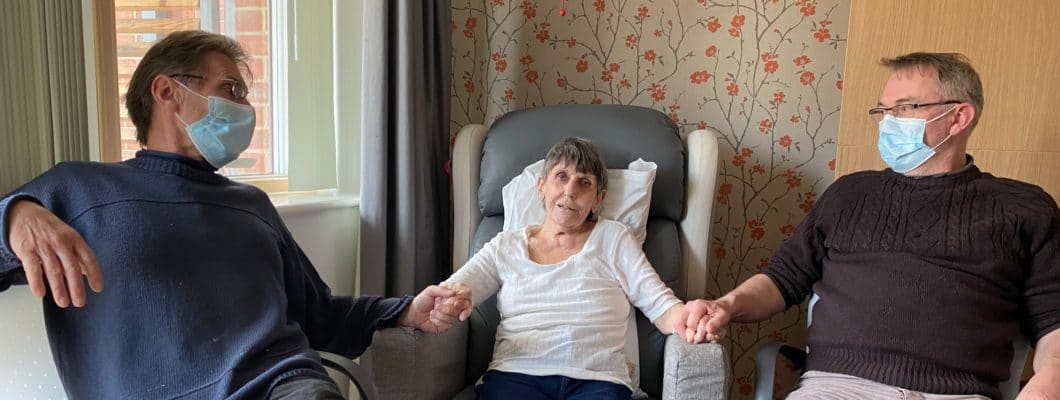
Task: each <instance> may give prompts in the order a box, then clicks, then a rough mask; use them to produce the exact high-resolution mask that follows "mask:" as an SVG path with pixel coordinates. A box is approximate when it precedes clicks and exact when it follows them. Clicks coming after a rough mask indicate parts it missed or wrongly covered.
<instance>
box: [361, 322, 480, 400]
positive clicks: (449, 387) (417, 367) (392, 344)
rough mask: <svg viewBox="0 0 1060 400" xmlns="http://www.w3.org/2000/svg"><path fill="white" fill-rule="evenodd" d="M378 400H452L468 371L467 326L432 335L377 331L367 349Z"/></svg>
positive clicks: (399, 329) (410, 330) (401, 330)
mask: <svg viewBox="0 0 1060 400" xmlns="http://www.w3.org/2000/svg"><path fill="white" fill-rule="evenodd" d="M368 354H369V355H370V358H371V362H370V363H369V365H370V368H371V373H372V377H373V378H374V382H375V385H376V388H377V389H378V391H379V396H380V398H384V399H416V400H418V399H452V398H453V396H455V395H456V394H457V392H459V391H460V390H461V389H463V388H464V386H466V385H465V384H464V373H465V371H466V370H467V323H466V322H461V323H457V324H455V325H453V327H452V328H451V329H449V331H448V332H446V333H442V334H431V333H426V332H423V331H420V330H416V329H413V328H409V327H397V328H387V329H381V330H379V331H376V333H375V336H374V338H373V340H372V345H371V346H370V347H369V348H368Z"/></svg>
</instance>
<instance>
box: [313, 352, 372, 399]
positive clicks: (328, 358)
mask: <svg viewBox="0 0 1060 400" xmlns="http://www.w3.org/2000/svg"><path fill="white" fill-rule="evenodd" d="M317 353H318V354H320V361H321V363H322V364H324V366H325V367H327V368H330V369H333V370H335V371H338V372H341V373H342V374H343V375H346V377H347V378H349V379H350V382H352V383H353V386H354V387H356V388H357V393H358V394H360V395H361V397H360V398H361V399H362V400H376V399H378V398H379V392H378V390H376V387H375V384H374V383H373V382H372V377H371V376H370V375H369V374H368V371H365V370H364V368H361V366H360V365H357V364H355V363H354V362H353V360H350V359H348V358H346V357H343V356H340V355H338V354H334V353H328V352H325V351H318V352H317Z"/></svg>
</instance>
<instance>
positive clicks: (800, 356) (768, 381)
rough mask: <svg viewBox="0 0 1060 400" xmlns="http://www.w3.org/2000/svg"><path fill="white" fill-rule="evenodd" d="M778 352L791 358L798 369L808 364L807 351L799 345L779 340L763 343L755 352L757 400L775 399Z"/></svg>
mask: <svg viewBox="0 0 1060 400" xmlns="http://www.w3.org/2000/svg"><path fill="white" fill-rule="evenodd" d="M778 354H779V355H782V356H784V357H785V358H787V359H789V360H791V362H792V363H794V364H795V368H796V369H803V368H804V367H805V365H806V351H804V350H802V349H800V348H798V347H793V346H791V345H788V344H785V343H778V342H766V343H765V344H763V345H762V347H759V348H758V352H757V353H755V400H773V382H775V381H776V372H777V355H778Z"/></svg>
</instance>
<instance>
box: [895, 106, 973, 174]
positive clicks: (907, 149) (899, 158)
mask: <svg viewBox="0 0 1060 400" xmlns="http://www.w3.org/2000/svg"><path fill="white" fill-rule="evenodd" d="M955 108H957V107H956V106H954V107H952V108H950V109H949V110H946V112H944V113H942V114H939V116H937V117H935V118H932V119H931V120H930V121H928V120H924V119H922V118H898V117H895V116H892V115H890V114H887V115H884V116H883V120H881V121H880V140H879V142H878V143H877V148H879V150H880V157H881V158H883V162H885V163H887V166H888V167H891V169H892V170H894V172H897V173H900V174H904V173H906V172H909V171H912V170H914V169H916V168H917V167H919V166H921V165H923V164H924V163H925V162H927V160H929V159H931V157H932V156H934V155H935V149H937V148H938V147H939V146H942V144H943V143H946V141H947V140H950V136H946V138H945V139H942V141H941V142H939V144H936V145H935V147H928V145H927V144H924V129H925V128H926V127H927V124H930V123H932V122H935V121H937V120H938V119H939V118H942V116H944V115H946V114H949V113H950V111H953V110H954V109H955Z"/></svg>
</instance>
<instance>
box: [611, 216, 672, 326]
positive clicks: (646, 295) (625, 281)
mask: <svg viewBox="0 0 1060 400" xmlns="http://www.w3.org/2000/svg"><path fill="white" fill-rule="evenodd" d="M613 254H614V255H613V257H612V259H611V267H612V268H613V269H614V271H615V279H617V280H618V283H619V285H621V286H622V290H623V291H625V292H626V297H627V298H628V299H629V302H630V303H632V304H633V305H634V306H635V307H637V308H638V309H640V311H641V312H642V313H644V316H646V317H648V319H649V320H651V321H652V322H655V320H656V319H658V318H659V317H661V316H662V315H663V314H664V313H666V310H669V309H670V307H673V306H674V305H677V304H680V303H681V300H680V299H678V298H677V296H674V291H673V290H672V289H670V288H669V287H667V286H666V284H665V283H663V281H662V279H661V278H659V274H658V273H656V272H655V268H654V267H652V265H651V262H649V261H648V257H647V256H646V255H645V254H644V250H643V249H642V248H641V245H640V243H639V242H638V241H637V239H636V238H634V237H633V234H632V233H631V232H630V230H629V229H627V228H626V227H625V226H624V225H622V226H621V227H620V231H619V233H618V236H617V240H615V243H614V252H613Z"/></svg>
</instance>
